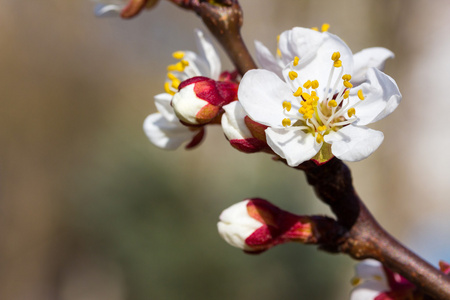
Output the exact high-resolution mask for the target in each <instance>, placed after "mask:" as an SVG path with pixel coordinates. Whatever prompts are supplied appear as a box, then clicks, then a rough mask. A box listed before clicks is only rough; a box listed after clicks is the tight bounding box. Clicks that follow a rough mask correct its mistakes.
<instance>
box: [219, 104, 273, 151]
mask: <svg viewBox="0 0 450 300" xmlns="http://www.w3.org/2000/svg"><path fill="white" fill-rule="evenodd" d="M223 109H224V110H225V113H224V114H223V115H222V129H223V132H224V133H225V136H226V137H227V139H228V140H229V142H230V144H231V146H233V147H234V148H236V149H237V150H239V151H241V152H245V153H254V152H258V151H263V150H268V149H270V148H269V146H268V145H267V143H266V140H265V137H266V136H265V133H264V130H265V129H266V128H267V126H264V125H262V124H259V123H256V122H254V121H252V120H251V119H250V118H249V117H248V116H247V114H246V113H245V110H244V108H243V107H242V105H241V103H239V101H234V102H231V103H230V104H228V105H225V106H224V107H223ZM247 124H248V125H247ZM253 132H255V134H254V133H253ZM261 133H262V134H261ZM256 136H257V137H259V138H257V137H256Z"/></svg>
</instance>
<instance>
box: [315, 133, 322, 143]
mask: <svg viewBox="0 0 450 300" xmlns="http://www.w3.org/2000/svg"><path fill="white" fill-rule="evenodd" d="M316 142H317V143H319V144H320V143H322V142H323V136H322V135H321V134H320V133H318V134H317V136H316Z"/></svg>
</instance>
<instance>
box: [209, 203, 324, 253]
mask: <svg viewBox="0 0 450 300" xmlns="http://www.w3.org/2000/svg"><path fill="white" fill-rule="evenodd" d="M217 227H218V229H219V234H220V236H221V237H222V238H223V239H224V240H225V241H226V242H228V243H229V244H230V245H231V246H234V247H237V248H241V249H243V250H244V251H245V252H248V253H260V252H263V251H265V250H267V249H269V248H271V247H273V246H275V245H278V244H282V243H286V242H289V241H299V242H302V243H310V242H314V241H316V239H315V237H314V235H313V232H312V225H311V220H310V218H308V217H302V216H297V215H294V214H291V213H289V212H287V211H284V210H281V209H279V208H278V207H276V206H275V205H273V204H271V203H270V202H268V201H266V200H263V199H257V198H256V199H249V200H245V201H242V202H239V203H237V204H234V205H232V206H230V207H229V208H227V209H225V210H224V211H223V212H222V214H221V215H220V221H219V223H218V224H217Z"/></svg>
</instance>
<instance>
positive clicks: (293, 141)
mask: <svg viewBox="0 0 450 300" xmlns="http://www.w3.org/2000/svg"><path fill="white" fill-rule="evenodd" d="M266 137H267V144H269V146H270V148H272V150H273V151H275V153H276V154H278V155H279V156H281V157H282V158H284V159H286V161H287V163H288V165H289V166H291V167H296V166H298V165H299V164H301V163H302V162H305V161H307V160H309V159H311V158H312V157H313V156H314V155H316V153H317V152H319V150H320V147H321V146H322V144H318V143H317V142H316V141H315V138H314V136H313V135H312V134H307V133H304V132H303V131H301V130H298V129H295V128H290V129H285V128H267V129H266Z"/></svg>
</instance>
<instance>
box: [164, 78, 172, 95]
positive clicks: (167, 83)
mask: <svg viewBox="0 0 450 300" xmlns="http://www.w3.org/2000/svg"><path fill="white" fill-rule="evenodd" d="M164 91H165V92H166V93H167V94H170V95H172V96H173V95H175V92H174V91H172V90H171V89H170V83H169V82H168V81H166V82H165V83H164Z"/></svg>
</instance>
